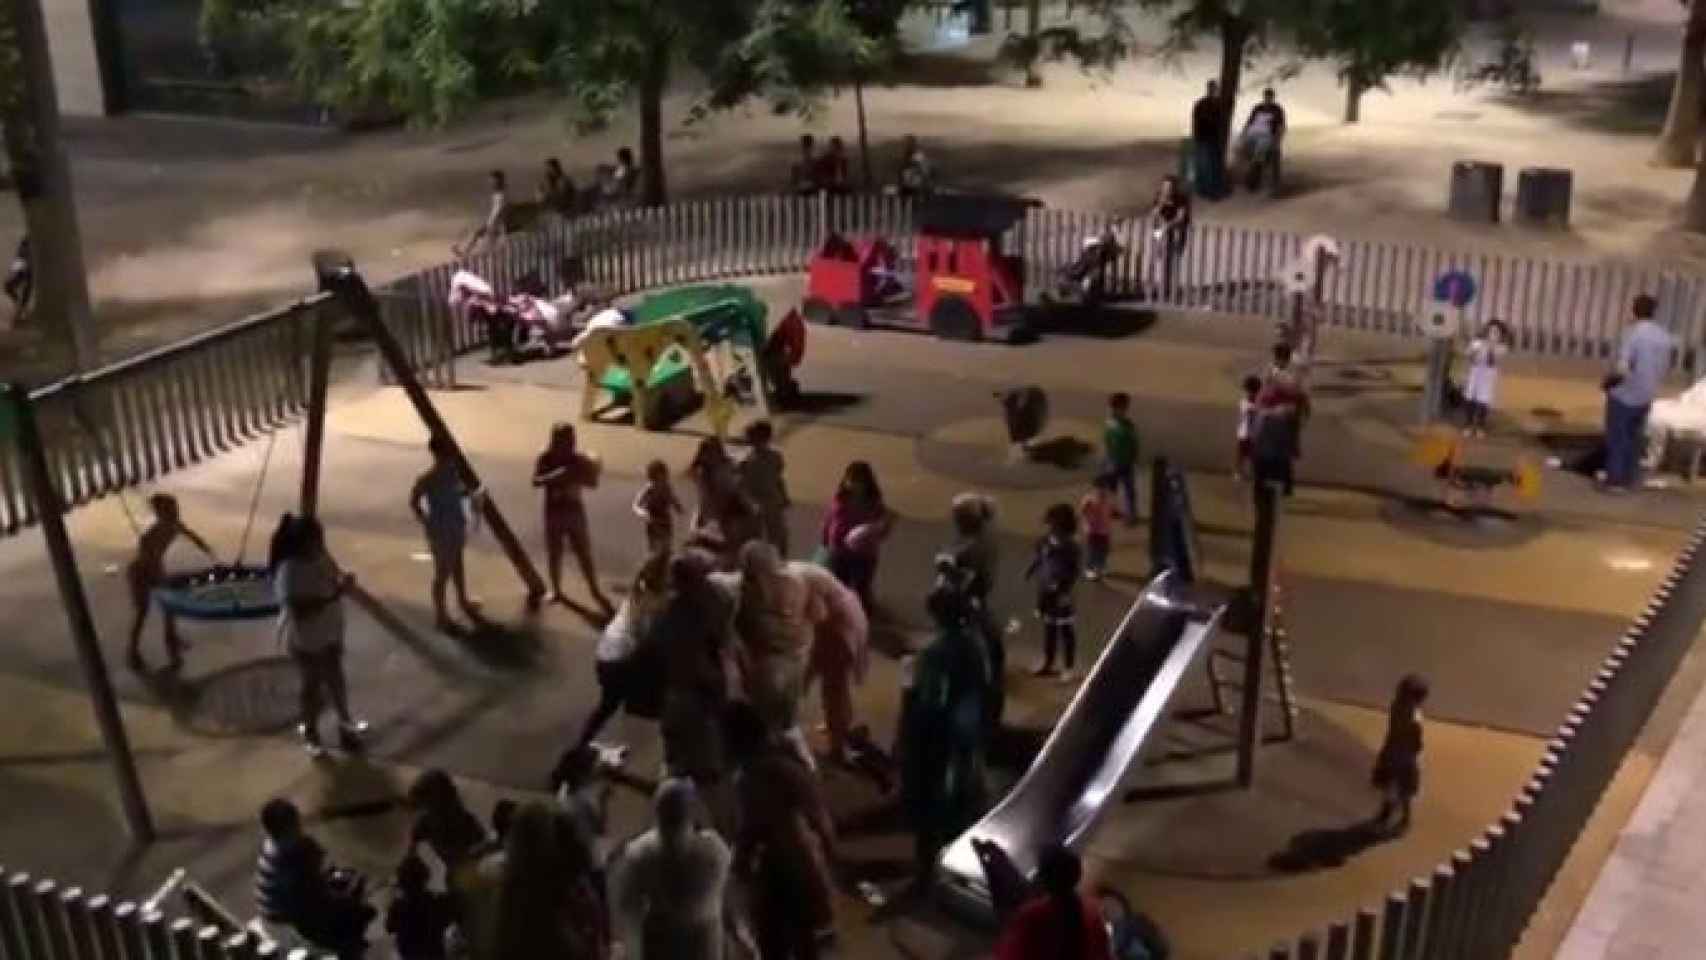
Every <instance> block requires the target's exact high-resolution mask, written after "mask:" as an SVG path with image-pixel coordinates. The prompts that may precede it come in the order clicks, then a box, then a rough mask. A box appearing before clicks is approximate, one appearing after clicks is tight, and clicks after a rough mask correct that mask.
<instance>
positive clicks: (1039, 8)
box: [1025, 0, 1043, 87]
mask: <svg viewBox="0 0 1706 960" xmlns="http://www.w3.org/2000/svg"><path fill="white" fill-rule="evenodd" d="M1042 32H1043V0H1029V2H1027V3H1026V4H1025V36H1026V37H1028V38H1030V41H1031V59H1030V60H1028V61H1026V63H1025V86H1027V87H1040V86H1042V85H1043V78H1042V77H1040V76H1038V75H1037V61H1038V60H1041V59H1042V56H1043V51H1042V48H1041V47H1040V46H1038V43H1039V41H1038V39H1037V37H1038V35H1039V34H1041V33H1042Z"/></svg>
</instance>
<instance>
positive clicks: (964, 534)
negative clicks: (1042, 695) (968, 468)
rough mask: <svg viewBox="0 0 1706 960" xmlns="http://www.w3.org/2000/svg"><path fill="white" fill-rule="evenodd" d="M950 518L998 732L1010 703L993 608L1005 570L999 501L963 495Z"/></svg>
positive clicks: (992, 719) (990, 714)
mask: <svg viewBox="0 0 1706 960" xmlns="http://www.w3.org/2000/svg"><path fill="white" fill-rule="evenodd" d="M950 515H951V516H952V518H953V523H954V542H953V545H952V546H950V547H949V548H948V552H949V554H951V555H952V556H953V558H954V562H955V563H956V564H958V565H959V568H960V570H962V571H963V572H964V574H965V576H966V577H967V578H968V579H967V583H966V590H967V593H968V594H969V599H970V600H971V602H972V605H973V618H972V622H973V625H974V626H975V627H976V629H977V633H978V634H979V635H980V636H981V638H982V640H983V650H984V657H985V658H986V659H987V660H988V661H989V678H990V687H989V698H988V701H987V704H986V705H987V710H986V711H985V713H986V715H987V717H988V724H989V729H990V730H991V731H994V730H995V729H997V728H999V727H1000V726H1001V714H1002V712H1003V711H1004V710H1005V707H1006V700H1007V695H1006V684H1007V679H1006V678H1007V644H1006V636H1005V635H1004V634H1003V632H1002V629H1001V624H1000V623H999V622H998V621H997V619H996V616H995V611H994V609H993V608H992V607H991V605H990V600H991V596H992V594H994V592H995V583H996V578H997V577H998V576H999V575H1000V569H1001V551H1000V547H999V546H998V545H997V544H996V542H995V501H994V500H992V499H990V498H989V497H987V496H984V495H983V494H981V493H962V494H960V495H958V496H956V497H954V500H953V504H952V506H951V507H950Z"/></svg>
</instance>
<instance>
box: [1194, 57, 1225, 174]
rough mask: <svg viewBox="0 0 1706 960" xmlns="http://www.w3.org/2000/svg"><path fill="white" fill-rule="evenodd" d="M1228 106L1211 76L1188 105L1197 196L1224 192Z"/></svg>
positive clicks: (1218, 85)
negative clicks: (1197, 98)
mask: <svg viewBox="0 0 1706 960" xmlns="http://www.w3.org/2000/svg"><path fill="white" fill-rule="evenodd" d="M1228 116H1229V110H1228V107H1227V103H1226V100H1225V98H1223V97H1222V96H1221V95H1220V84H1218V83H1216V82H1215V81H1213V80H1210V81H1209V82H1208V87H1207V89H1206V90H1205V92H1204V93H1203V96H1202V98H1201V99H1200V100H1198V101H1197V102H1196V103H1195V104H1194V105H1193V106H1192V107H1191V150H1192V161H1193V164H1192V166H1193V169H1194V171H1195V176H1193V177H1192V178H1191V180H1192V185H1193V186H1194V187H1195V188H1196V193H1197V195H1198V196H1201V197H1206V198H1207V199H1209V200H1218V199H1220V198H1221V197H1222V196H1224V195H1225V194H1226V134H1227V118H1228Z"/></svg>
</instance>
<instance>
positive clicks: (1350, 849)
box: [1268, 821, 1392, 873]
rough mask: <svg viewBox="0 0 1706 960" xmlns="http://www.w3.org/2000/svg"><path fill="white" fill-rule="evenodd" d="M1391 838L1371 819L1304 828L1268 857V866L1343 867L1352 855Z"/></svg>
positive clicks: (1298, 869) (1291, 869)
mask: <svg viewBox="0 0 1706 960" xmlns="http://www.w3.org/2000/svg"><path fill="white" fill-rule="evenodd" d="M1390 839H1392V838H1391V837H1390V836H1389V835H1388V834H1387V833H1385V832H1384V831H1382V830H1380V829H1379V828H1378V827H1376V826H1375V825H1374V824H1373V823H1372V822H1369V821H1360V822H1357V823H1353V824H1351V825H1349V826H1345V827H1338V828H1335V829H1324V830H1305V831H1303V832H1302V833H1299V834H1297V835H1296V836H1294V837H1292V838H1291V840H1290V841H1289V842H1287V843H1286V846H1285V849H1284V850H1281V851H1279V852H1277V853H1275V854H1274V855H1273V856H1271V857H1269V858H1268V866H1269V867H1271V868H1273V869H1274V870H1276V871H1278V872H1280V873H1307V872H1309V871H1311V870H1327V869H1332V868H1335V867H1342V866H1344V865H1345V862H1346V861H1348V860H1349V859H1351V858H1352V857H1354V856H1356V855H1358V854H1360V853H1362V852H1363V851H1365V850H1367V849H1369V848H1370V847H1373V846H1374V845H1375V844H1378V843H1383V842H1385V841H1387V840H1390Z"/></svg>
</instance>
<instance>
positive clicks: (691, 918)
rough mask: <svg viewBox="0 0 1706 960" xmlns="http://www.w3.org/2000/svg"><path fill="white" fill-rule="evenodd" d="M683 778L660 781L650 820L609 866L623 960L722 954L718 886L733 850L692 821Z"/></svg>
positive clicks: (705, 959) (699, 959) (715, 958)
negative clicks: (650, 825)
mask: <svg viewBox="0 0 1706 960" xmlns="http://www.w3.org/2000/svg"><path fill="white" fill-rule="evenodd" d="M696 805H697V798H696V795H695V791H694V788H693V783H692V781H690V780H679V779H678V780H665V781H664V782H663V784H662V785H661V786H659V787H658V791H657V795H656V799H655V801H654V806H655V808H656V810H657V826H656V827H653V828H652V829H651V830H648V831H646V832H645V833H642V834H640V835H639V836H638V837H635V838H634V839H633V840H631V841H629V843H628V844H627V846H626V847H624V848H623V849H622V851H621V852H620V853H619V854H618V855H617V858H616V860H615V862H614V863H613V864H612V866H611V878H610V880H611V883H610V905H611V913H612V915H613V916H612V920H613V921H614V922H613V927H614V932H615V934H616V939H617V942H619V943H621V944H622V945H623V946H624V947H625V948H626V950H627V953H626V954H625V956H626V957H627V958H628V960H722V956H723V891H724V889H725V887H726V886H727V885H728V879H729V869H730V866H731V863H732V860H733V856H732V854H731V853H730V851H729V847H728V844H726V843H724V842H723V839H722V838H721V837H719V836H717V834H716V832H715V831H713V830H709V829H706V828H704V827H701V826H700V825H699V824H697V823H696V822H694V816H693V810H694V807H695V806H696Z"/></svg>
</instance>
